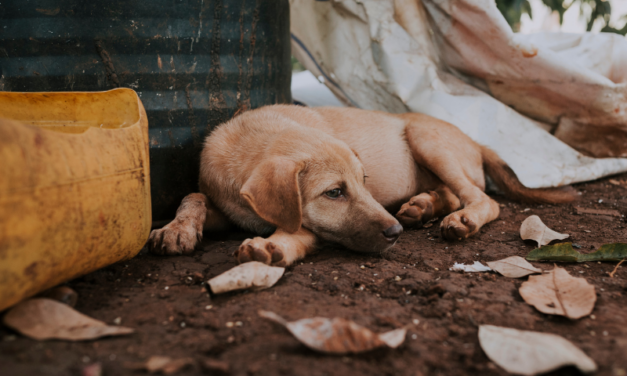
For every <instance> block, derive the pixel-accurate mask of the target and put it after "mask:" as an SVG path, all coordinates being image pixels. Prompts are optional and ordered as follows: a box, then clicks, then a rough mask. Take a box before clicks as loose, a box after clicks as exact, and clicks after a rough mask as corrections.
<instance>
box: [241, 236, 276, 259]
mask: <svg viewBox="0 0 627 376" xmlns="http://www.w3.org/2000/svg"><path fill="white" fill-rule="evenodd" d="M235 257H236V258H237V261H238V262H239V263H240V264H242V263H245V262H250V261H259V262H263V263H264V264H267V265H273V266H286V262H285V257H284V255H283V251H282V250H281V249H280V248H279V247H278V246H277V245H276V244H274V243H273V242H271V241H269V240H268V239H264V238H260V237H257V238H254V239H246V240H244V242H243V243H242V245H240V247H239V249H238V250H237V251H235Z"/></svg>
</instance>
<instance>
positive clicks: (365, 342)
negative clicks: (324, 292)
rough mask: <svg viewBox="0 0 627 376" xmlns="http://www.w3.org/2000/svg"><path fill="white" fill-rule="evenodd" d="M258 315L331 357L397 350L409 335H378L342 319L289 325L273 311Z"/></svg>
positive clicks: (403, 331) (400, 332) (403, 332)
mask: <svg viewBox="0 0 627 376" xmlns="http://www.w3.org/2000/svg"><path fill="white" fill-rule="evenodd" d="M259 316H261V317H264V318H266V319H269V320H272V321H274V322H276V323H278V324H281V325H283V326H285V327H286V328H287V330H289V331H290V332H291V333H292V335H294V337H296V339H298V340H299V341H300V342H302V343H303V344H305V346H307V347H309V348H310V349H312V350H316V351H321V352H324V353H329V354H348V353H352V354H357V353H361V352H365V351H369V350H373V349H376V348H378V347H382V346H388V347H391V348H393V349H395V348H397V347H398V346H400V345H401V344H402V343H403V342H404V341H405V335H406V334H407V329H396V330H392V331H389V332H386V333H381V334H377V333H373V332H372V331H370V330H368V329H366V328H364V327H363V326H360V325H357V324H355V323H354V322H352V321H349V320H345V319H341V318H334V319H327V318H324V317H314V318H311V319H303V320H298V321H293V322H287V321H286V320H285V319H283V318H282V317H280V316H279V315H277V314H276V313H273V312H268V311H259Z"/></svg>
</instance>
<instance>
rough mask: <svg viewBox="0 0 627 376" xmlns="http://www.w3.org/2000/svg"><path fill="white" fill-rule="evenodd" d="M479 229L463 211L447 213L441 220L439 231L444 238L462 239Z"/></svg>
mask: <svg viewBox="0 0 627 376" xmlns="http://www.w3.org/2000/svg"><path fill="white" fill-rule="evenodd" d="M478 230H479V229H478V228H477V225H476V223H475V221H473V220H472V219H470V218H469V216H468V215H467V214H465V213H463V211H458V212H455V213H452V214H449V215H448V216H446V218H444V219H443V220H442V223H441V224H440V231H441V232H442V237H443V238H444V239H446V240H462V239H466V238H467V237H469V236H471V235H474V234H475V233H477V231H478Z"/></svg>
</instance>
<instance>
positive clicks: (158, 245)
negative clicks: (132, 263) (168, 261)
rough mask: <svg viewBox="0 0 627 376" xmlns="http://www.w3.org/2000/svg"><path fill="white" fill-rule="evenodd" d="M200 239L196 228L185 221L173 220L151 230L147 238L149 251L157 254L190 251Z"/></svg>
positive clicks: (176, 253) (174, 253) (199, 233)
mask: <svg viewBox="0 0 627 376" xmlns="http://www.w3.org/2000/svg"><path fill="white" fill-rule="evenodd" d="M201 240H202V229H200V230H198V229H196V228H195V226H193V225H192V224H190V223H189V222H187V221H179V220H176V219H175V220H173V221H172V222H170V223H168V224H167V225H166V226H164V227H163V228H161V229H158V230H153V231H152V232H151V233H150V237H149V238H148V247H149V249H150V252H152V253H156V254H158V255H180V254H185V253H191V252H192V251H193V250H194V247H196V244H197V243H199V242H200V241H201Z"/></svg>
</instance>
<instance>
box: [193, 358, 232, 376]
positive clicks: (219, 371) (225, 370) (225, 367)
mask: <svg viewBox="0 0 627 376" xmlns="http://www.w3.org/2000/svg"><path fill="white" fill-rule="evenodd" d="M200 366H201V367H202V369H203V370H204V371H205V372H207V373H209V374H211V375H228V374H229V372H230V370H231V367H230V366H229V363H227V362H225V361H222V360H217V359H209V358H206V359H201V360H200Z"/></svg>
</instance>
